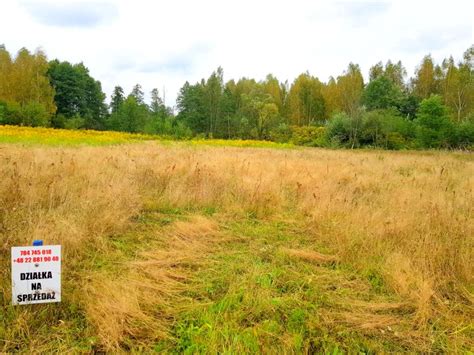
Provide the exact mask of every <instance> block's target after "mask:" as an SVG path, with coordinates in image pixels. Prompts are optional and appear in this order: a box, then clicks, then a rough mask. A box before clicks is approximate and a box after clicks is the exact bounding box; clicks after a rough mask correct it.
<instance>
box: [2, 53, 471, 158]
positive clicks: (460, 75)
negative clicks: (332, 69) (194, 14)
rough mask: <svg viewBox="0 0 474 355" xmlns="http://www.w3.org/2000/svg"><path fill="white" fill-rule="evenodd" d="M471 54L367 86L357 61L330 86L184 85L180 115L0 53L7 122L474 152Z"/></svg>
mask: <svg viewBox="0 0 474 355" xmlns="http://www.w3.org/2000/svg"><path fill="white" fill-rule="evenodd" d="M473 71H474V46H471V47H470V48H468V50H466V52H465V53H464V55H463V58H462V60H461V61H459V62H457V63H456V62H455V61H454V59H453V58H452V57H450V58H447V59H445V60H443V61H442V63H440V64H437V63H435V62H434V61H433V59H432V57H431V56H430V55H427V56H425V57H424V58H423V59H422V61H421V63H420V64H419V66H418V67H417V69H416V72H415V75H414V77H412V78H409V79H408V78H407V71H406V69H405V67H404V66H403V64H402V62H401V61H398V62H392V61H390V60H389V61H387V62H386V63H385V64H384V63H382V62H379V63H376V64H375V65H374V66H372V67H371V68H370V71H369V81H368V82H367V83H366V82H364V78H363V76H362V73H361V69H360V67H359V66H358V65H357V64H353V63H350V64H349V65H348V67H347V69H346V70H345V71H344V72H343V73H342V74H341V75H339V76H337V77H330V78H329V80H328V81H327V82H323V81H321V80H319V79H318V78H317V77H315V76H313V75H311V74H310V73H309V72H306V73H302V74H301V75H299V76H298V77H297V78H296V79H295V80H294V81H293V82H292V83H291V84H290V83H289V82H288V81H285V82H281V81H279V80H278V79H277V78H276V77H275V76H273V75H271V74H269V75H267V77H266V78H265V79H264V80H261V81H257V80H255V79H251V78H245V77H244V78H241V79H239V80H237V81H235V80H229V81H226V82H225V81H224V73H223V69H222V68H218V69H217V70H215V71H214V72H213V73H211V75H210V76H209V77H208V78H207V79H202V80H201V81H199V82H197V83H194V84H191V83H189V82H186V83H184V85H183V86H182V88H181V89H180V91H179V94H178V98H177V102H176V105H177V106H176V108H177V114H174V112H173V111H174V110H172V109H171V108H170V107H167V106H166V105H165V104H164V102H163V100H162V98H161V97H160V94H159V92H158V90H157V89H153V90H152V92H151V95H150V96H151V100H150V102H149V103H146V102H145V100H144V92H143V89H142V87H141V86H140V85H139V84H137V85H135V87H134V88H133V90H132V91H131V92H130V93H129V94H128V95H125V93H124V90H123V88H121V87H120V86H116V87H115V89H114V91H113V93H112V97H111V100H110V103H109V104H106V95H105V94H104V93H103V91H102V88H101V83H100V82H99V81H97V80H95V79H94V78H92V77H91V76H90V74H89V70H88V69H87V67H85V66H84V64H83V63H79V64H71V63H69V62H66V61H63V62H61V61H59V60H52V61H49V62H48V60H47V58H46V55H45V54H44V52H42V51H41V50H37V51H36V52H34V53H31V52H29V51H28V50H27V49H24V48H23V49H21V50H20V51H19V52H18V53H17V54H16V56H14V57H13V56H12V55H10V53H9V52H8V51H7V50H6V48H5V47H4V46H0V124H16V125H29V126H50V127H55V128H69V129H96V130H103V129H108V130H117V131H126V132H143V133H149V134H160V135H166V136H174V137H177V138H190V137H196V136H197V137H202V138H224V139H237V138H240V139H264V140H273V141H278V142H293V143H295V144H301V145H310V146H335V147H337V146H345V147H351V148H354V147H360V146H374V147H382V148H389V149H400V148H469V147H472V145H473V144H474V80H473Z"/></svg>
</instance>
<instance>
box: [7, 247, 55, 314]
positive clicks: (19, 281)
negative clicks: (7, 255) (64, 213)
mask: <svg viewBox="0 0 474 355" xmlns="http://www.w3.org/2000/svg"><path fill="white" fill-rule="evenodd" d="M11 255H12V303H13V305H25V304H34V303H50V302H61V246H60V245H45V246H43V241H39V240H35V241H34V243H33V246H28V247H12V254H11Z"/></svg>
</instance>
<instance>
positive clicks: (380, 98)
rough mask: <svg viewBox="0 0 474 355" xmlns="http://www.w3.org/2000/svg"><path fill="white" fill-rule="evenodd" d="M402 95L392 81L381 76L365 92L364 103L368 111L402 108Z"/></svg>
mask: <svg viewBox="0 0 474 355" xmlns="http://www.w3.org/2000/svg"><path fill="white" fill-rule="evenodd" d="M401 97H402V93H401V91H400V89H399V88H398V87H397V86H395V85H394V84H393V83H392V81H390V79H388V78H387V77H385V76H380V77H378V78H377V79H374V80H372V81H371V82H370V83H369V84H368V85H367V87H366V88H365V90H364V93H363V95H362V102H363V104H364V105H365V106H366V108H367V109H368V110H375V109H387V108H390V107H398V106H400V102H401Z"/></svg>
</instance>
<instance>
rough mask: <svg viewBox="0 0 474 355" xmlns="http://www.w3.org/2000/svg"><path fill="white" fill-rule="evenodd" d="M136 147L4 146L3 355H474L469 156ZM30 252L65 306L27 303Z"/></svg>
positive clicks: (0, 160) (0, 212)
mask: <svg viewBox="0 0 474 355" xmlns="http://www.w3.org/2000/svg"><path fill="white" fill-rule="evenodd" d="M54 134H55V132H54V131H52V130H49V131H47V135H48V136H49V135H54ZM61 134H62V133H61ZM64 134H66V133H64ZM102 134H107V133H102ZM53 138H54V137H53ZM82 142H83V141H82ZM125 143H133V144H116V143H114V144H108V145H107V146H100V147H97V146H95V144H88V143H87V144H86V145H88V146H84V145H83V143H81V144H73V147H70V146H66V147H65V146H62V145H61V144H59V145H55V144H52V145H49V146H48V148H44V147H43V146H42V144H41V143H34V144H28V145H26V146H25V145H23V144H22V143H20V144H3V145H1V146H0V199H1V200H0V202H1V203H0V241H1V243H0V265H1V266H2V267H1V268H0V352H15V351H20V352H33V353H47V352H102V351H108V352H110V353H120V352H130V351H133V352H147V353H148V352H154V351H155V352H164V353H314V352H326V353H339V352H350V353H353V352H364V353H367V352H376V351H377V352H393V351H395V352H399V351H410V352H467V351H470V350H472V348H474V342H473V339H474V333H473V332H474V329H473V323H472V319H474V317H473V315H474V313H473V310H474V308H473V302H472V300H473V298H472V292H473V290H474V288H473V286H474V283H473V275H474V273H473V265H472V263H470V261H471V260H472V259H473V257H474V255H473V250H474V248H473V246H474V240H473V235H474V230H473V228H474V226H473V224H472V217H473V212H474V210H473V208H474V204H473V200H474V196H473V191H474V190H473V187H474V177H473V176H474V174H473V172H474V163H473V158H472V155H469V154H456V153H446V152H407V153H402V152H397V153H394V152H380V151H373V152H367V151H366V152H364V151H356V152H351V151H330V150H317V149H268V148H269V147H265V146H264V145H263V146H261V147H260V146H258V144H260V143H258V142H257V143H255V144H257V147H259V148H263V149H252V147H250V148H249V149H247V148H246V149H241V148H239V147H226V146H223V147H221V146H220V145H221V144H224V142H221V141H215V142H211V144H215V145H218V147H215V146H209V145H208V144H209V142H204V143H203V142H197V143H189V142H188V143H184V144H183V143H176V144H175V143H173V144H166V145H164V144H161V143H160V144H156V143H154V142H147V143H140V142H136V141H129V142H125ZM233 144H242V145H243V146H246V144H247V143H243V142H234V143H233ZM262 144H263V143H262ZM265 144H266V143H265ZM91 145H92V146H91ZM277 147H280V146H277ZM283 147H284V148H288V147H285V146H283ZM33 239H44V240H45V242H46V243H47V244H56V243H58V244H61V245H62V246H63V302H61V304H54V305H31V306H24V307H13V306H11V299H10V292H11V288H10V255H9V250H10V247H11V246H16V245H28V244H29V243H31V241H32V240H33Z"/></svg>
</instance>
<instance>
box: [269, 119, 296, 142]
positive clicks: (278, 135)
mask: <svg viewBox="0 0 474 355" xmlns="http://www.w3.org/2000/svg"><path fill="white" fill-rule="evenodd" d="M291 135H292V129H291V128H290V126H288V125H287V124H286V123H280V124H279V125H278V126H277V127H275V128H273V129H272V130H271V131H270V140H272V141H273V142H278V143H288V142H289V141H290V139H291Z"/></svg>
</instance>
